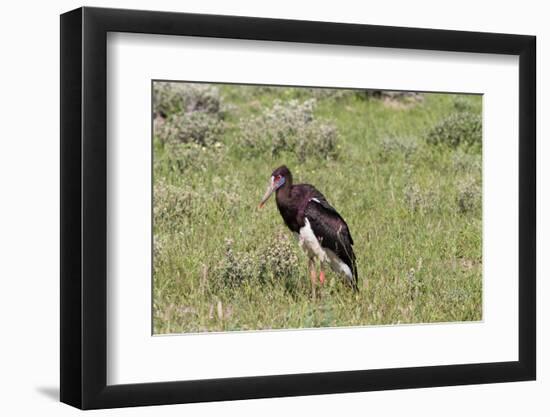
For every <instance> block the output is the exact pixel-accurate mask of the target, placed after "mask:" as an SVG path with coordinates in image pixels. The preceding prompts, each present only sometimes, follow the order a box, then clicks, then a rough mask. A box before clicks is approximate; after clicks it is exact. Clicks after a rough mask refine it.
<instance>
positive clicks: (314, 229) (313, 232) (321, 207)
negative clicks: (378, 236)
mask: <svg viewBox="0 0 550 417" xmlns="http://www.w3.org/2000/svg"><path fill="white" fill-rule="evenodd" d="M273 192H275V195H276V201H277V208H278V209H279V213H280V214H281V216H282V218H283V220H284V222H285V224H286V225H287V226H288V228H289V229H290V230H291V231H292V232H294V233H295V234H296V235H297V237H298V241H299V244H300V246H301V247H302V249H303V250H304V252H305V253H306V255H307V257H308V258H309V262H308V269H309V274H310V278H311V286H312V292H313V297H315V288H316V286H317V274H316V272H315V261H316V260H317V261H318V262H319V268H320V269H319V281H320V283H321V285H322V284H323V283H324V281H325V273H324V272H323V267H324V265H326V264H328V265H330V267H331V268H332V270H333V271H335V272H337V273H339V274H340V275H342V276H344V278H345V279H346V281H347V282H348V283H349V284H350V286H351V287H352V288H353V289H354V290H355V291H357V290H358V285H357V284H358V281H357V265H356V262H355V253H354V252H353V239H352V237H351V233H350V231H349V228H348V225H347V223H346V221H345V220H344V219H343V218H342V216H340V214H338V212H337V211H336V209H335V208H334V207H332V206H331V205H330V204H329V203H328V201H327V199H326V198H325V196H324V195H323V194H321V192H319V191H318V190H317V189H316V188H315V187H314V186H313V185H310V184H293V183H292V174H291V172H290V170H289V169H288V168H287V167H286V166H284V165H283V166H281V167H279V168H277V169H276V170H275V171H273V173H272V174H271V179H270V182H269V185H268V187H267V191H266V192H265V195H264V197H263V198H262V201H261V202H260V208H262V207H263V206H264V204H265V202H266V201H267V200H268V199H269V197H270V196H271V194H273Z"/></svg>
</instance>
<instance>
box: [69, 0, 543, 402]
mask: <svg viewBox="0 0 550 417" xmlns="http://www.w3.org/2000/svg"><path fill="white" fill-rule="evenodd" d="M108 32H131V33H147V34H163V35H186V36H198V37H214V38H235V39H254V40H266V41H285V42H305V43H318V44H332V45H356V46H371V47H381V48H404V49H421V50H440V51H456V52H477V53H490V54H507V55H517V56H519V103H518V109H519V110H518V111H519V132H518V137H519V154H518V158H519V271H518V274H519V292H518V297H519V358H518V361H513V362H495V363H477V364H466V365H460V364H449V365H444V366H427V367H411V368H398V369H376V370H356V371H343V372H327V373H309V374H291V375H273V376H256V377H239V378H224V379H208V380H199V381H173V382H162V383H140V384H128V385H111V386H110V385H107V383H106V375H107V370H106V369H107V343H106V329H107V303H106V300H107V284H106V282H107V259H106V258H107V252H106V247H107V140H106V131H107V130H106V128H107V112H106V96H107V91H106V90H107V73H106V59H107V58H106V55H107V54H106V45H107V42H106V39H107V33H108ZM535 45H536V38H535V37H534V36H524V35H510V34H495V33H480V32H461V31H449V30H432V29H415V28H403V27H387V26H371V25H358V24H341V23H324V22H312V21H295V20H278V19H265V18H252V17H236V16H217V15H199V14H185V13H169V12H153V11H136V10H120V9H102V8H88V7H84V8H79V9H77V10H73V11H70V12H67V13H65V14H63V15H61V53H60V57H61V92H60V94H61V179H60V180H61V231H60V232H61V259H60V261H61V309H60V315H61V318H60V319H61V352H60V354H61V357H60V359H61V382H60V383H61V401H62V402H64V403H67V404H70V405H73V406H75V407H78V408H82V409H94V408H111V407H123V406H142V405H156V404H174V403H190V402H201V401H218V400H238V399H251V398H264V397H282V396H298V395H313V394H328V393H344V392H357V391H376V390H388V389H401V388H420V387H434V386H449V385H463V384H481V383H496V382H506V381H525V380H533V379H535V377H536V315H535V310H536V304H535V300H536V285H535V279H536V267H535V265H536V262H535V261H536V259H535V257H536V254H535V249H536V187H535V185H536V183H535V181H536V164H535V162H536V145H535V106H536V100H535V94H536V93H535V79H536V77H535V66H536V65H535V61H536V56H535V50H536V47H535Z"/></svg>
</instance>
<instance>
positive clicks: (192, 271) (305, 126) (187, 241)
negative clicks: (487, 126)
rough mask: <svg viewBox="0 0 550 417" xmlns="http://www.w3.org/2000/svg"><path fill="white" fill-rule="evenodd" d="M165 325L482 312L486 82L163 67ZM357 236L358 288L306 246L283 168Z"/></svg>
mask: <svg viewBox="0 0 550 417" xmlns="http://www.w3.org/2000/svg"><path fill="white" fill-rule="evenodd" d="M153 107H154V108H153V136H154V138H153V143H154V161H153V162H154V168H153V169H154V172H153V183H154V184H153V217H154V218H153V229H154V230H153V232H154V233H153V234H154V237H153V254H154V259H153V323H154V333H157V334H159V333H181V332H205V331H232V330H257V329H281V328H304V327H308V328H310V327H335V326H357V325H380V324H399V323H433V322H449V321H472V320H481V318H482V241H481V238H482V218H481V208H482V204H481V203H482V201H481V181H482V159H481V153H482V140H481V138H482V126H481V110H482V98H481V96H479V95H461V94H435V93H433V94H432V93H430V94H428V93H423V94H420V93H410V92H390V91H365V90H342V89H319V88H289V87H270V86H241V85H221V84H196V83H176V82H160V81H155V82H153ZM282 164H286V165H287V166H288V167H289V168H290V169H291V171H292V173H293V176H294V181H295V183H300V182H306V183H311V184H313V185H315V186H316V187H317V188H318V189H319V190H320V191H321V192H322V193H323V194H324V195H325V196H326V197H327V199H328V200H329V202H330V203H331V204H332V205H333V206H334V207H335V208H336V209H337V210H338V211H339V212H340V214H341V215H342V216H343V217H344V218H345V219H346V221H347V223H348V225H349V227H350V229H351V232H352V235H353V238H354V240H355V246H354V249H355V253H356V255H357V264H358V270H359V279H360V283H359V287H360V291H359V293H358V294H354V293H353V292H351V291H350V289H349V287H347V286H346V285H344V284H343V282H342V281H341V279H339V277H337V276H335V275H334V274H332V272H330V271H328V273H327V282H326V283H325V286H324V287H323V288H322V290H321V296H320V297H319V298H318V299H312V297H311V287H310V282H309V278H308V275H307V270H306V266H307V262H306V259H305V256H304V255H303V254H302V253H301V251H300V249H299V247H298V245H297V242H295V239H294V238H293V237H292V235H291V233H290V232H289V231H288V230H287V229H286V226H284V224H283V221H282V219H281V217H280V215H279V213H278V211H277V208H276V206H275V203H274V201H273V199H272V200H270V201H269V204H267V205H266V207H265V208H264V209H263V210H258V209H257V205H258V202H259V199H260V198H261V196H262V194H263V191H264V190H265V187H266V185H267V182H268V180H269V178H270V175H271V172H272V170H273V169H274V168H275V167H277V166H279V165H282Z"/></svg>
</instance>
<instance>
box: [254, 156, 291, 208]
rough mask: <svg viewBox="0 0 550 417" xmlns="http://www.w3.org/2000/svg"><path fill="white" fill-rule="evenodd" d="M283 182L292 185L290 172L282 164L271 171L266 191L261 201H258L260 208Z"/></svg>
mask: <svg viewBox="0 0 550 417" xmlns="http://www.w3.org/2000/svg"><path fill="white" fill-rule="evenodd" d="M285 184H288V185H289V186H290V185H292V174H291V173H290V170H289V169H288V168H287V167H286V166H285V165H283V166H280V167H279V168H277V169H276V170H275V171H273V172H272V173H271V179H270V180H269V184H268V186H267V191H266V192H265V194H264V197H263V198H262V201H260V206H259V207H260V208H262V207H263V206H264V204H265V202H266V201H267V200H268V199H269V197H270V196H271V194H273V192H274V191H277V190H278V189H280V188H281V187H283V186H284V185H285Z"/></svg>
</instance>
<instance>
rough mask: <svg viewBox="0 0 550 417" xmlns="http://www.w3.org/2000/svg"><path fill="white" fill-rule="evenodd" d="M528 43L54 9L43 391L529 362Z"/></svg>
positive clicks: (102, 402) (227, 388)
mask: <svg viewBox="0 0 550 417" xmlns="http://www.w3.org/2000/svg"><path fill="white" fill-rule="evenodd" d="M535 103H536V99H535V37H532V36H525V35H509V34H493V33H474V32H459V31H447V30H432V29H415V28H402V27H387V26H371V25H356V24H342V23H327V22H312V21H293V20H277V19H264V18H252V17H237V16H215V15H197V14H185V13H168V12H151V11H136V10H118V9H100V8H87V7H85V8H80V9H77V10H74V11H71V12H68V13H65V14H63V15H62V16H61V311H60V314H61V401H63V402H65V403H67V404H70V405H73V406H75V407H79V408H82V409H92V408H111V407H124V406H139V405H155V404H174V403H187V402H200V401H219V400H236V399H249V398H264V397H278V396H297V395H314V394H327V393H343V392H356V391H374V390H387V389H400V388H419V387H434V386H446V385H462V384H480V383H496V382H506V381H523V380H533V379H535V376H536V350H535V345H536V343H535V342H536V331H535V329H536V316H535V310H536V307H535V299H536V297H535V295H536V294H535V291H536V285H535V278H536V274H535V272H536V271H535V248H536V233H535V232H536V230H535V229H536V224H535V219H536V204H535V202H536V195H535V161H536V158H535V154H536V148H535Z"/></svg>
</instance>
